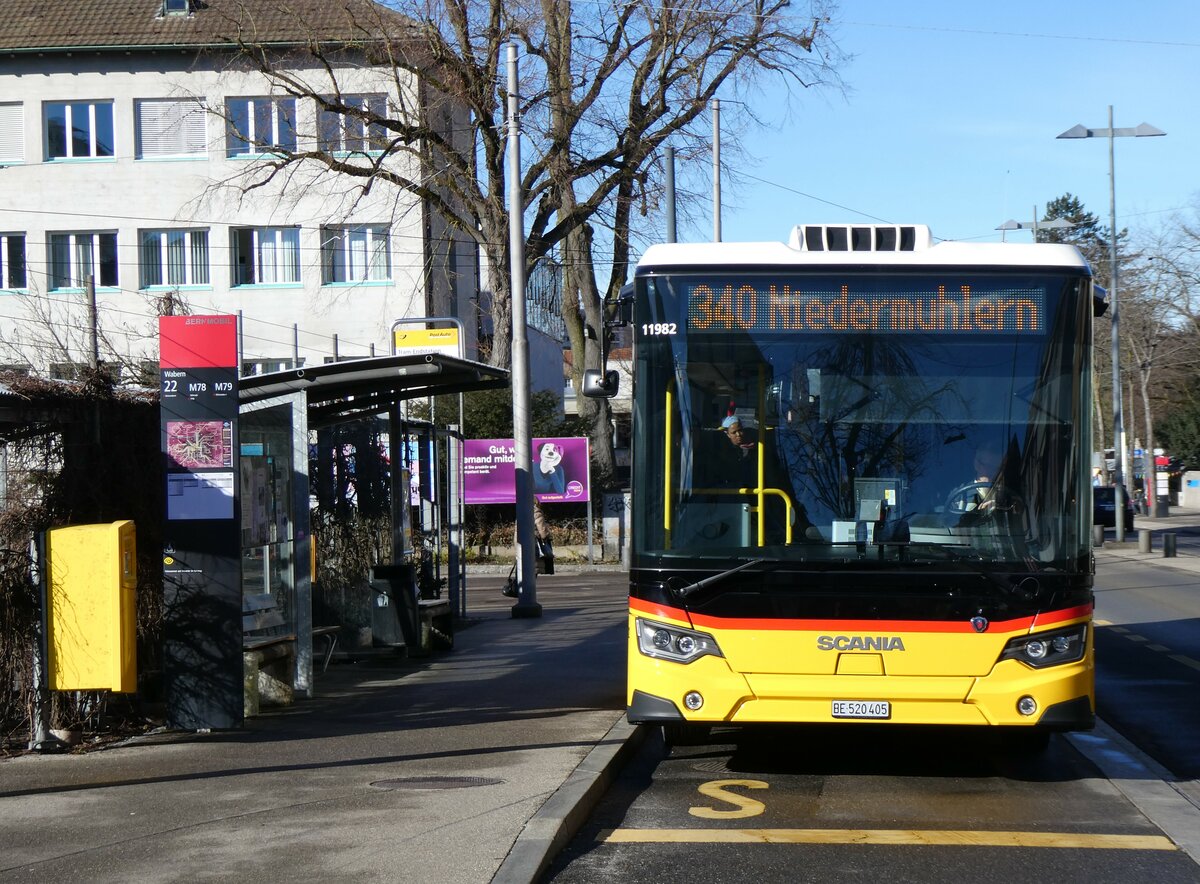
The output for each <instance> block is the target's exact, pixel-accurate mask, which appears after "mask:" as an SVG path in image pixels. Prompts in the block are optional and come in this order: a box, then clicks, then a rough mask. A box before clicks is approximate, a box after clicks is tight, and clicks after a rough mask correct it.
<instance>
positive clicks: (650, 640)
mask: <svg viewBox="0 0 1200 884" xmlns="http://www.w3.org/2000/svg"><path fill="white" fill-rule="evenodd" d="M635 625H636V628H637V638H638V650H639V651H641V652H642V653H643V654H645V655H646V656H647V657H658V658H660V659H662V660H672V661H674V662H676V663H691V662H692V661H693V660H698V659H700V658H701V657H704V656H708V655H712V656H714V657H720V656H723V655H722V654H721V649H720V648H719V647H717V640H716V639H714V638H713V637H712V636H711V635H709V634H708V633H707V632H696V631H694V630H691V629H684V628H683V627H680V626H667V625H666V624H665V623H655V622H654V621H653V620H643V619H642V618H641V617H638V618H637V620H636V621H635Z"/></svg>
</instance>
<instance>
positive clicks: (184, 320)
mask: <svg viewBox="0 0 1200 884" xmlns="http://www.w3.org/2000/svg"><path fill="white" fill-rule="evenodd" d="M158 331H159V379H160V387H159V412H160V417H159V423H160V435H161V439H162V464H163V472H164V476H163V482H164V486H165V500H166V513H165V515H166V520H165V521H164V523H163V558H162V563H163V604H164V620H165V623H164V647H163V656H164V661H163V665H164V676H165V680H166V691H167V719H168V724H169V726H171V727H174V728H180V729H184V730H199V729H202V728H231V727H238V726H240V725H241V723H242V711H243V703H242V692H243V688H242V572H241V562H242V557H241V532H240V528H241V519H240V513H239V507H238V502H239V501H238V495H239V487H240V482H239V468H240V466H239V461H238V433H237V420H238V353H237V317H235V316H223V315H218V316H163V317H160V319H159V327H158Z"/></svg>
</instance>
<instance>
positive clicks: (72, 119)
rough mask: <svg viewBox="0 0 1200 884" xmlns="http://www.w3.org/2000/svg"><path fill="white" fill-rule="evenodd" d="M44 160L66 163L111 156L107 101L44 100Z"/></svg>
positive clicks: (110, 133) (111, 128)
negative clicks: (73, 160) (71, 160)
mask: <svg viewBox="0 0 1200 884" xmlns="http://www.w3.org/2000/svg"><path fill="white" fill-rule="evenodd" d="M44 109H45V114H46V159H48V160H66V159H80V158H82V157H111V156H112V155H113V106H112V102H111V101H72V102H61V101H48V102H46V104H45V105H44Z"/></svg>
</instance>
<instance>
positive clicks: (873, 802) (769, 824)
mask: <svg viewBox="0 0 1200 884" xmlns="http://www.w3.org/2000/svg"><path fill="white" fill-rule="evenodd" d="M858 876H864V877H869V878H870V879H874V880H880V881H889V882H891V881H911V882H947V884H950V882H954V884H961V882H963V881H972V882H1012V881H1024V880H1036V881H1064V882H1076V881H1087V882H1089V884H1106V882H1113V884H1128V882H1130V881H1146V880H1154V881H1155V882H1156V884H1174V882H1180V884H1182V882H1190V884H1194V882H1196V881H1198V880H1200V867H1198V866H1197V865H1196V863H1195V862H1194V861H1193V860H1192V859H1191V858H1190V857H1189V856H1188V855H1187V854H1186V853H1184V852H1183V851H1181V850H1179V849H1177V848H1176V847H1175V845H1173V844H1172V843H1171V841H1170V839H1168V838H1167V837H1166V836H1164V835H1163V833H1162V832H1161V831H1160V830H1159V829H1158V828H1157V827H1156V826H1155V825H1154V824H1153V823H1152V822H1151V821H1150V820H1149V819H1147V817H1146V816H1145V815H1143V814H1142V813H1141V812H1140V811H1139V809H1138V808H1137V807H1135V806H1134V804H1133V803H1131V802H1130V801H1129V800H1128V799H1127V798H1126V797H1125V796H1124V795H1123V794H1122V793H1121V792H1119V791H1118V790H1117V789H1116V788H1114V787H1113V785H1112V784H1110V783H1109V782H1108V781H1107V780H1106V779H1105V778H1103V777H1102V776H1099V775H1098V774H1097V771H1096V769H1095V768H1094V767H1093V766H1092V765H1091V764H1090V763H1089V762H1088V761H1087V760H1086V759H1085V758H1084V757H1083V756H1081V755H1080V754H1079V753H1077V752H1076V751H1075V750H1074V748H1073V747H1072V745H1071V744H1070V743H1069V742H1068V741H1067V740H1066V739H1064V738H1062V737H1055V738H1054V740H1052V742H1051V746H1050V748H1049V749H1048V750H1047V752H1046V753H1045V754H1044V755H1042V756H1041V757H1039V758H1036V759H1029V758H1021V757H1014V756H1012V755H1009V754H1006V753H1005V752H1004V751H1003V750H1002V749H1001V748H1000V747H999V745H998V744H997V743H996V742H995V741H994V740H993V739H992V738H991V736H990V735H987V734H963V733H958V732H952V731H947V730H945V729H913V730H904V731H900V730H897V729H894V728H893V729H885V728H875V727H870V726H868V727H853V728H822V727H813V726H808V727H787V728H779V729H774V730H766V729H745V730H738V731H732V730H731V731H729V732H718V734H717V735H716V736H715V738H714V741H713V742H711V743H709V744H707V745H705V746H702V747H691V748H675V749H674V750H672V752H671V754H670V755H669V756H666V755H665V754H664V749H663V746H662V744H661V742H660V741H659V740H657V739H653V740H650V741H648V742H647V744H646V745H645V746H644V747H643V750H642V752H641V754H640V755H639V756H638V757H637V759H636V760H635V762H634V763H633V764H631V765H630V766H629V767H627V768H626V770H625V772H624V774H623V776H622V778H621V780H620V781H619V782H618V784H617V785H616V786H615V787H614V788H613V789H610V791H609V793H608V795H607V796H606V798H605V801H604V802H603V803H602V804H601V805H600V807H599V808H598V809H597V812H596V813H595V814H593V816H592V818H591V820H590V821H589V822H588V824H587V825H586V826H585V827H584V828H583V829H582V830H581V831H580V833H579V835H578V837H577V838H576V839H575V840H574V841H573V842H572V843H571V845H570V846H569V847H568V848H567V850H566V851H564V852H563V853H562V854H561V855H560V856H559V858H558V861H557V862H556V863H555V865H554V866H553V867H552V869H551V871H550V873H549V875H548V876H547V877H546V879H545V880H548V881H554V882H556V884H567V882H594V881H598V880H620V881H628V882H643V881H644V882H660V881H664V880H679V879H683V880H696V881H705V882H724V881H729V882H756V884H769V882H796V881H838V880H848V879H851V878H856V877H858Z"/></svg>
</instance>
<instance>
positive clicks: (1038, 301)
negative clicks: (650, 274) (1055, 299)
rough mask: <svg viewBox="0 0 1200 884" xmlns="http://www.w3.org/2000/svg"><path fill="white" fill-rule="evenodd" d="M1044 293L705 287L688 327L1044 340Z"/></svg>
mask: <svg viewBox="0 0 1200 884" xmlns="http://www.w3.org/2000/svg"><path fill="white" fill-rule="evenodd" d="M1044 313H1045V307H1044V293H1043V291H1041V290H1040V289H1004V290H988V291H977V290H975V289H973V287H972V286H970V285H960V286H957V287H948V286H945V285H938V286H935V287H933V288H932V290H930V291H886V292H885V291H867V292H853V291H851V289H850V286H848V285H843V286H841V288H840V289H838V290H837V291H832V290H829V289H824V290H820V289H806V288H803V287H800V286H791V285H786V284H776V283H771V284H762V283H760V284H758V285H752V284H750V283H743V284H741V285H739V284H737V283H729V284H727V285H724V286H721V285H708V284H706V283H700V284H697V285H694V286H692V287H691V288H690V289H689V291H688V328H689V330H692V331H707V332H742V331H759V332H763V331H791V332H879V333H881V334H888V333H904V332H918V333H927V332H942V333H947V332H949V333H963V334H970V333H979V332H987V333H995V332H1004V333H1010V334H1011V333H1015V334H1026V335H1040V334H1042V333H1043V331H1044V329H1045V315H1044Z"/></svg>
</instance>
